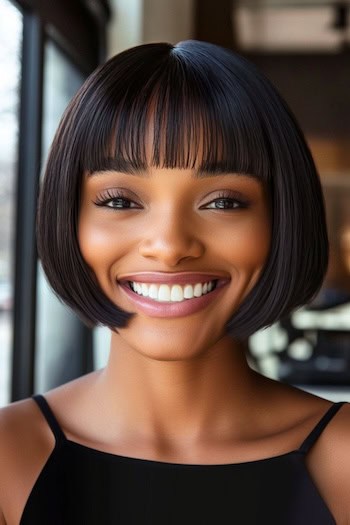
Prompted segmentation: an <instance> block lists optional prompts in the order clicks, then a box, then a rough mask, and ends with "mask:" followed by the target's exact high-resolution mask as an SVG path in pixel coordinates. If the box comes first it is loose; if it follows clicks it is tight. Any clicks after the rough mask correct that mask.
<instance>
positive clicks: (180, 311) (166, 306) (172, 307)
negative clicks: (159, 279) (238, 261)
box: [119, 279, 228, 317]
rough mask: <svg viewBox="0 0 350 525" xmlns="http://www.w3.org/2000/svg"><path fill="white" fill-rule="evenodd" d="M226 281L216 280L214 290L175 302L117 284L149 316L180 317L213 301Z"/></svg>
mask: <svg viewBox="0 0 350 525" xmlns="http://www.w3.org/2000/svg"><path fill="white" fill-rule="evenodd" d="M209 280H212V279H209ZM142 282H145V281H142ZM151 282H152V281H151ZM153 282H154V281H153ZM186 282H188V281H186ZM196 282H198V281H196ZM227 282H228V280H225V281H223V280H220V281H218V283H217V286H216V288H215V290H213V291H212V292H209V293H207V294H206V295H202V296H201V297H194V298H193V299H185V300H184V301H181V302H175V303H172V302H158V301H154V300H152V299H149V298H148V297H143V296H142V295H138V294H137V293H135V292H133V291H132V290H131V289H130V288H129V285H128V284H127V283H126V284H124V283H122V282H119V284H120V288H121V290H122V291H123V292H124V293H125V295H126V296H127V297H128V298H129V299H130V300H131V301H132V302H133V303H134V304H135V305H136V306H137V309H138V310H139V311H141V312H143V313H145V314H147V315H149V316H151V317H182V316H186V315H190V314H194V313H196V312H198V311H199V310H202V309H203V308H205V307H206V306H208V305H209V304H210V303H211V302H212V301H215V299H216V297H217V296H218V295H219V294H220V293H221V291H222V289H223V288H224V287H225V285H226V284H227Z"/></svg>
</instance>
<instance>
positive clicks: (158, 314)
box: [0, 41, 350, 525]
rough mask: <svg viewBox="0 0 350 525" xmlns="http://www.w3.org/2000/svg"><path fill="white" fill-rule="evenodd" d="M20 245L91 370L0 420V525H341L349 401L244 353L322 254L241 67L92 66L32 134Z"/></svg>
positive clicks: (296, 167)
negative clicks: (33, 195) (33, 193)
mask: <svg viewBox="0 0 350 525" xmlns="http://www.w3.org/2000/svg"><path fill="white" fill-rule="evenodd" d="M38 250H39V255H40V258H41V261H42V264H43V268H44V270H45V272H46V274H47V277H48V279H49V282H50V284H51V286H52V288H53V289H54V291H55V292H56V293H57V295H58V296H59V297H60V298H61V299H62V300H63V301H64V302H65V303H66V304H68V305H69V306H70V307H71V308H73V309H74V310H75V311H76V312H77V313H78V314H79V315H80V317H81V318H82V319H83V320H84V322H86V323H87V324H88V325H89V326H95V325H97V324H102V325H106V326H109V327H110V329H111V347H110V355H109V360H108V364H107V366H106V367H105V368H103V369H101V370H97V371H94V372H93V373H90V374H87V375H85V376H83V377H81V378H79V379H77V380H75V381H71V382H69V383H66V384H64V385H62V386H60V387H59V388H55V389H53V390H50V391H49V392H46V393H45V394H44V395H43V396H35V397H34V399H33V398H30V399H25V400H22V401H20V402H16V403H12V404H10V405H9V406H8V407H5V408H3V409H2V410H1V418H0V432H1V440H0V442H1V446H0V457H1V492H0V505H1V508H2V513H3V516H4V517H3V518H2V522H1V523H7V524H11V525H12V524H15V523H19V522H20V523H21V524H22V525H24V524H41V523H43V524H46V523H47V524H50V525H51V524H56V523H57V524H68V523H69V524H71V523H72V524H73V523H74V524H80V523H81V524H84V525H86V524H109V523H113V524H114V523H122V524H158V523H159V524H160V523H161V524H175V523H176V524H179V523H191V524H197V523H198V524H201V525H203V524H216V523H218V524H222V523H239V524H257V523H259V524H261V523H264V524H265V523H269V524H270V525H271V524H279V525H280V524H295V525H303V524H305V525H306V524H307V525H311V524H315V525H329V524H334V523H337V524H339V525H345V524H346V523H349V520H350V497H349V480H350V459H349V456H350V455H349V445H348V443H349V438H350V408H349V406H348V405H347V404H346V403H339V404H334V403H332V402H330V401H329V400H326V399H323V398H321V397H318V396H315V395H312V394H310V393H307V392H304V391H302V390H300V389H298V388H295V387H292V386H289V385H287V384H282V383H280V382H278V381H274V380H272V379H268V378H266V377H264V376H262V375H260V374H259V373H257V372H256V371H254V370H253V369H252V368H251V367H249V365H248V362H247V359H246V356H245V353H244V350H243V349H244V343H245V341H246V339H247V337H248V336H249V335H251V334H252V333H254V332H255V331H256V330H258V329H261V328H263V327H266V326H269V325H271V324H272V323H274V322H276V321H277V320H278V319H280V318H281V317H283V316H285V315H287V314H288V313H290V312H291V311H292V310H294V309H295V308H297V307H299V306H300V305H303V304H306V303H307V302H309V301H310V300H311V299H312V298H313V297H314V296H315V295H316V294H317V292H318V290H319V289H320V286H321V283H322V280H323V278H324V275H325V271H326V267H327V255H328V244H327V233H326V224H325V215H324V208H323V197H322V192H321V187H320V182H319V178H318V176H317V173H316V170H315V166H314V163H313V160H312V158H311V155H310V152H309V150H308V148H307V146H306V143H305V140H304V138H303V135H302V133H301V132H300V130H299V128H298V126H297V124H296V122H295V120H294V118H293V116H292V115H291V113H290V111H289V110H288V108H287V107H286V105H285V103H284V102H283V101H282V100H281V98H280V96H279V95H278V94H277V93H276V91H275V89H274V88H273V87H272V86H271V84H270V83H269V81H268V80H267V79H265V78H264V77H263V76H262V75H261V73H259V72H258V71H257V70H256V69H255V68H254V66H252V65H251V64H249V63H248V62H246V61H245V60H244V59H242V58H240V57H239V56H237V55H235V54H233V53H231V52H230V51H228V50H225V49H222V48H219V47H217V46H214V45H211V44H207V43H204V42H196V41H187V42H181V43H179V44H178V45H176V46H172V45H170V44H150V45H143V46H138V47H135V48H133V49H129V50H127V51H125V52H123V53H121V54H120V55H117V56H115V57H114V58H112V59H111V60H109V61H108V62H107V63H106V64H105V65H103V66H102V67H101V68H100V69H98V70H97V71H96V72H95V73H93V74H92V75H91V76H90V78H89V79H88V80H87V81H86V82H85V84H84V85H83V87H82V88H81V89H80V91H79V92H78V94H77V95H76V96H75V97H74V99H73V100H72V102H71V103H70V105H69V107H68V109H67V110H66V112H65V115H64V116H63V119H62V122H61V124H60V127H59V129H58V131H57V133H56V136H55V139H54V141H53V145H52V148H51V152H50V155H49V159H48V162H47V166H46V173H45V177H44V182H43V185H42V188H41V193H40V200H39V213H38ZM48 351H49V349H48Z"/></svg>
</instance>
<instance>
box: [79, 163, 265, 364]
mask: <svg viewBox="0 0 350 525" xmlns="http://www.w3.org/2000/svg"><path fill="white" fill-rule="evenodd" d="M118 169H120V168H118ZM127 171H128V167H127V166H126V167H125V168H123V171H114V170H111V171H102V172H96V173H94V174H92V175H85V178H84V180H83V185H82V201H81V211H80V219H79V244H80V249H81V253H82V255H83V257H84V259H85V261H86V262H87V264H88V266H89V267H90V269H91V270H92V271H93V272H94V275H95V276H96V279H97V281H98V283H99V285H100V287H101V288H102V290H103V292H104V293H105V295H106V296H108V297H109V299H111V300H112V301H113V302H114V303H115V304H116V305H118V306H119V307H121V308H122V309H124V310H126V311H128V312H135V313H136V315H135V316H134V317H133V318H132V319H131V321H130V322H129V323H128V325H127V326H126V327H124V328H120V329H118V333H119V335H118V337H121V338H122V339H123V340H124V343H125V344H127V345H128V346H130V347H132V348H134V349H136V350H138V351H139V352H141V353H142V354H144V355H148V356H152V357H153V358H157V359H164V360H172V359H185V358H189V357H191V356H194V355H197V354H199V353H201V352H203V351H205V349H208V348H211V347H212V346H213V345H215V344H216V343H217V342H218V341H219V340H220V339H221V338H222V337H223V336H225V324H226V323H227V321H228V320H229V319H230V318H231V317H232V314H233V313H234V312H235V310H236V309H237V308H238V306H239V305H240V303H241V302H242V300H243V299H244V297H245V296H246V295H247V294H248V292H249V291H250V290H251V289H252V287H253V286H254V285H255V283H256V282H257V280H258V277H259V275H260V273H261V270H262V268H263V266H264V264H265V262H266V259H267V256H268V252H269V247H270V230H271V224H270V214H269V206H268V198H267V195H266V192H265V189H264V187H263V185H262V183H261V182H260V181H259V180H258V179H257V178H255V177H252V176H248V175H239V174H234V173H228V174H227V173H225V174H219V175H217V174H215V175H213V174H212V173H209V174H208V173H202V172H198V170H196V169H167V168H155V167H149V169H148V170H147V171H144V172H139V173H133V174H131V173H127ZM141 274H148V275H141ZM175 274H176V275H175ZM174 277H177V278H179V279H180V281H179V282H176V283H174ZM172 279H173V281H172ZM131 281H133V282H135V283H137V284H136V287H138V289H139V292H140V291H141V292H142V293H143V294H145V295H147V294H148V297H144V296H142V295H140V294H139V293H137V289H136V291H133V290H132V289H131V287H130V282H131ZM209 281H214V286H216V287H215V288H214V289H213V290H211V291H208V287H206V286H204V289H203V288H202V287H201V286H198V283H202V282H206V283H208V282H209ZM215 281H217V282H216V284H215ZM196 284H197V286H196ZM161 285H162V286H161ZM210 286H211V285H210ZM210 286H209V289H210ZM151 289H152V292H151ZM150 294H151V295H152V297H150ZM157 294H160V295H157ZM168 294H170V297H169V295H168ZM169 299H170V300H169ZM171 299H173V301H171Z"/></svg>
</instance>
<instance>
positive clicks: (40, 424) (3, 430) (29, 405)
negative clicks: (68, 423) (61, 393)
mask: <svg viewBox="0 0 350 525" xmlns="http://www.w3.org/2000/svg"><path fill="white" fill-rule="evenodd" d="M53 445H54V442H53V437H52V436H51V435H50V432H48V430H47V428H46V426H45V423H44V421H43V418H42V417H41V414H40V412H39V410H38V407H37V406H36V403H35V402H34V401H33V400H32V399H30V398H28V399H24V400H21V401H17V402H14V403H10V404H9V405H8V406H5V407H2V408H1V409H0V509H1V511H0V515H1V513H2V514H3V518H2V519H3V521H2V523H16V522H17V523H18V522H19V518H20V516H21V510H22V507H23V506H24V504H25V502H26V499H27V497H28V495H29V493H30V490H31V488H32V486H33V484H34V482H35V479H36V477H37V476H38V473H39V472H40V468H41V466H42V464H43V462H44V461H45V458H46V457H47V456H48V455H49V454H50V450H51V449H52V448H53ZM5 520H6V521H5ZM0 523H1V521H0Z"/></svg>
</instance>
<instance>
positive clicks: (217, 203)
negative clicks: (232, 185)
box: [202, 193, 247, 210]
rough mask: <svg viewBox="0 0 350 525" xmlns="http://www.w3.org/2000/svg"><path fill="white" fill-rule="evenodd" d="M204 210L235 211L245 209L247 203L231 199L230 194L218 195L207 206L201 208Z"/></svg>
mask: <svg viewBox="0 0 350 525" xmlns="http://www.w3.org/2000/svg"><path fill="white" fill-rule="evenodd" d="M202 207H203V208H205V209H214V210H235V209H240V208H247V203H246V202H243V201H242V200H239V199H237V198H236V197H232V196H231V195H230V194H226V193H225V194H222V195H219V197H218V198H216V199H213V200H212V201H210V202H209V203H208V204H205V205H204V206H202Z"/></svg>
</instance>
